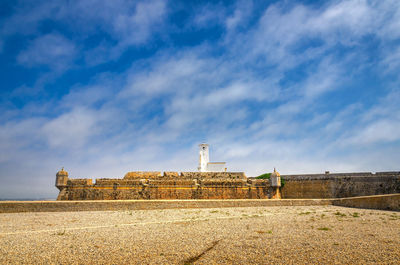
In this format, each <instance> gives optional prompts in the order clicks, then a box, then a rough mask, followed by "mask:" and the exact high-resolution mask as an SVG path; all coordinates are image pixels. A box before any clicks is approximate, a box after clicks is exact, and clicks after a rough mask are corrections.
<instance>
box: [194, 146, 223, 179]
mask: <svg viewBox="0 0 400 265" xmlns="http://www.w3.org/2000/svg"><path fill="white" fill-rule="evenodd" d="M199 148H200V150H199V155H200V158H199V167H198V170H199V171H200V172H225V171H226V163H225V162H210V155H209V146H208V144H199Z"/></svg>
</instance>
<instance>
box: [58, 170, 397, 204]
mask: <svg viewBox="0 0 400 265" xmlns="http://www.w3.org/2000/svg"><path fill="white" fill-rule="evenodd" d="M281 177H282V179H283V180H284V185H282V186H281V187H279V188H276V187H272V185H271V183H270V180H268V179H255V178H248V177H246V175H245V173H244V172H180V173H179V172H168V171H167V172H163V173H162V172H158V171H156V172H154V171H151V172H148V171H136V172H128V173H127V174H125V176H124V178H122V179H121V178H99V179H96V180H95V183H93V181H92V179H88V178H85V179H76V178H69V177H68V173H67V172H66V171H64V170H63V169H62V170H61V171H59V172H58V173H57V177H56V187H57V188H58V189H59V190H60V193H59V195H58V197H57V200H131V199H137V200H140V199H141V200H143V199H149V200H150V199H271V198H275V195H276V193H279V195H280V196H281V198H284V199H318V198H344V197H355V196H368V195H379V194H393V193H400V172H397V171H393V172H377V173H371V172H356V173H325V174H302V175H281Z"/></svg>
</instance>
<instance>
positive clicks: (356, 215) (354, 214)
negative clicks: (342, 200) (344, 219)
mask: <svg viewBox="0 0 400 265" xmlns="http://www.w3.org/2000/svg"><path fill="white" fill-rule="evenodd" d="M352 216H353V217H360V215H359V213H353V215H352Z"/></svg>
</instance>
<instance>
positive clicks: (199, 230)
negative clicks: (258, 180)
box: [0, 206, 400, 264]
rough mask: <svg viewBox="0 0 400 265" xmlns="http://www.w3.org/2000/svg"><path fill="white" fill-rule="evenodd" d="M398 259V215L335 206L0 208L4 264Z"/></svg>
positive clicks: (389, 261)
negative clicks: (4, 211)
mask: <svg viewBox="0 0 400 265" xmlns="http://www.w3.org/2000/svg"><path fill="white" fill-rule="evenodd" d="M10 263H11V264H18V263H25V264H192V263H194V264H273V263H276V264H305V263H308V264H377V263H378V264H400V213H399V212H390V211H379V210H365V209H352V208H344V207H336V206H297V207H253V208H211V209H180V210H177V209H169V210H148V211H146V210H143V211H104V212H61V213H60V212H57V213H13V214H0V264H10Z"/></svg>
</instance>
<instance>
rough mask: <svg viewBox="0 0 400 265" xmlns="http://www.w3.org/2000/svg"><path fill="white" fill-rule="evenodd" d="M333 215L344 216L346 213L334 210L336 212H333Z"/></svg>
mask: <svg viewBox="0 0 400 265" xmlns="http://www.w3.org/2000/svg"><path fill="white" fill-rule="evenodd" d="M335 215H338V216H341V217H344V216H346V214H345V213H341V212H336V213H335Z"/></svg>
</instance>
